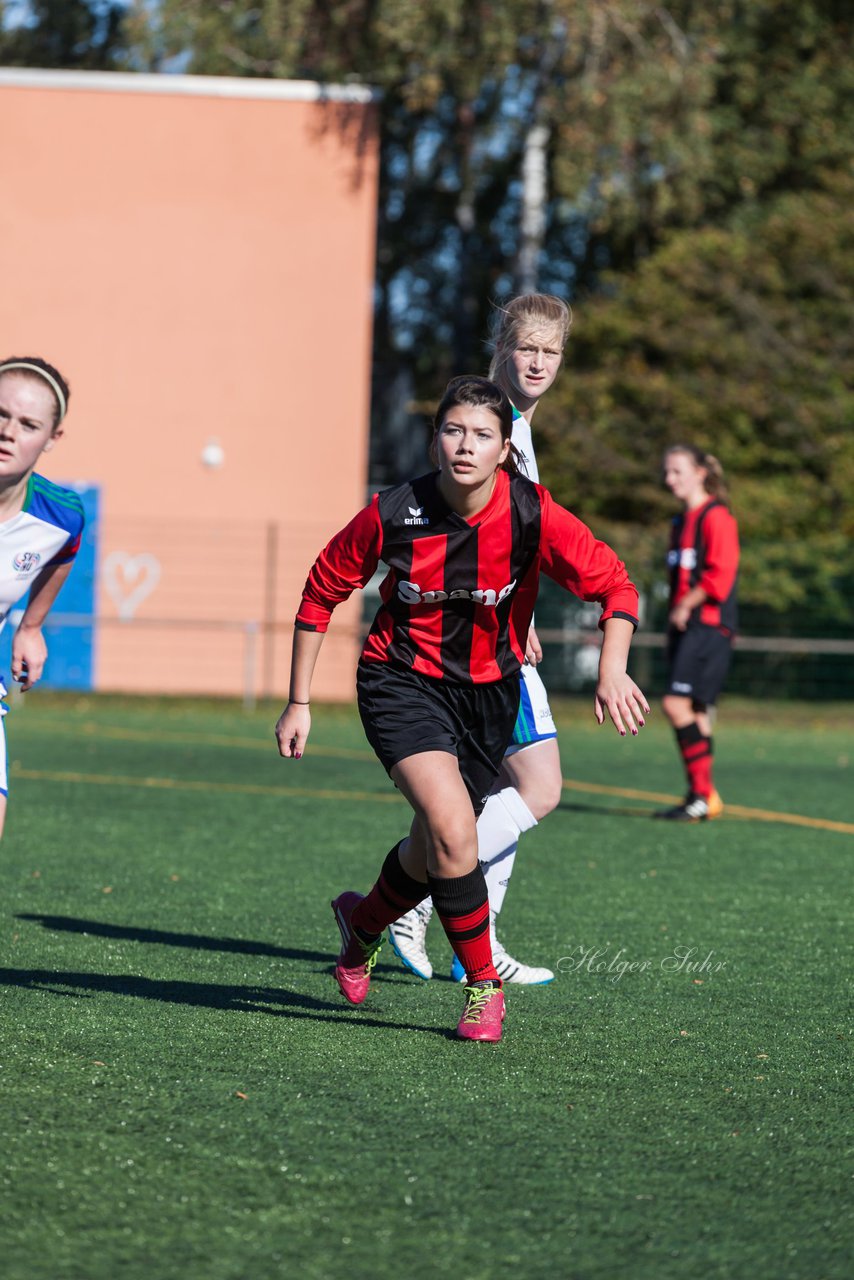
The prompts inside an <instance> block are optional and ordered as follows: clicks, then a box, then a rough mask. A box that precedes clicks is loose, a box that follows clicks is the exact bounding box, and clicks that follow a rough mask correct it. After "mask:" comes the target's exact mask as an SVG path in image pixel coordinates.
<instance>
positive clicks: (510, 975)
mask: <svg viewBox="0 0 854 1280" xmlns="http://www.w3.org/2000/svg"><path fill="white" fill-rule="evenodd" d="M492 963H493V964H494V965H495V971H496V973H497V974H498V976H499V978H500V979H501V981H502V982H517V983H519V985H520V986H526V987H542V986H544V985H545V984H546V983H547V982H553V981H554V974H553V973H552V971H551V969H536V968H534V966H533V965H530V964H522V962H521V961H520V960H514V959H513V957H512V956H511V955H509V954H508V952H507V951H506V950H505V949H504V947H503V946H502V944H501V943H500V942H499V941H498V939H497V938H496V937H495V934H493V935H492ZM451 978H452V979H453V980H454V982H467V981H468V978H467V977H466V971H465V969H464V968H463V966H462V965H461V964H460V962H459V960H458V959H457V957H456V956H454V958H453V961H452V963H451Z"/></svg>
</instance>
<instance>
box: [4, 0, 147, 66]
mask: <svg viewBox="0 0 854 1280" xmlns="http://www.w3.org/2000/svg"><path fill="white" fill-rule="evenodd" d="M9 7H10V6H8V5H0V63H2V64H3V65H5V66H7V67H67V68H75V69H77V70H81V71H83V70H85V71H107V70H110V69H113V68H114V67H115V66H116V65H117V61H116V60H117V58H118V57H119V56H120V55H121V53H123V52H124V49H125V47H126V46H125V43H124V39H123V33H122V23H123V21H124V18H125V6H124V5H123V4H121V3H113V2H112V0H89V2H88V3H86V2H85V0H33V2H32V3H31V4H29V5H28V6H27V9H28V12H27V13H26V14H24V15H22V16H23V20H22V21H18V22H16V23H14V24H13V23H11V22H8V21H7V22H4V21H3V19H4V18H6V17H8V15H7V13H6V11H7V10H8V9H9ZM18 7H19V8H20V6H18Z"/></svg>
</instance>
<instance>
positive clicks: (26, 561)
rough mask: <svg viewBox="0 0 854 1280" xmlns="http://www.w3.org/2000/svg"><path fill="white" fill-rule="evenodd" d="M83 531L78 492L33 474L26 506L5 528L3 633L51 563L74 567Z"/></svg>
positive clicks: (0, 553) (1, 544)
mask: <svg viewBox="0 0 854 1280" xmlns="http://www.w3.org/2000/svg"><path fill="white" fill-rule="evenodd" d="M82 532H83V506H82V504H81V502H80V499H79V498H78V496H77V494H76V493H74V492H73V491H72V490H71V489H63V488H61V486H60V485H58V484H54V483H53V482H52V481H51V480H46V479H45V478H44V476H40V475H36V473H35V472H33V474H32V475H31V476H30V478H29V481H28V482H27V494H26V497H25V499H24V505H23V508H22V509H21V510H20V511H19V512H18V514H17V515H16V516H12V518H11V520H7V521H6V522H5V523H4V524H0V631H2V629H3V627H4V625H5V622H6V618H7V616H8V613H9V610H10V609H11V608H12V606H13V605H15V604H17V603H18V601H19V600H20V599H21V596H23V595H26V593H27V591H29V589H30V587H31V586H32V584H33V581H34V579H35V578H37V577H38V575H39V573H40V572H41V570H42V569H44V568H45V566H46V565H49V564H70V563H71V561H72V560H73V559H74V557H75V556H76V555H77V550H78V547H79V546H80V535H81V533H82Z"/></svg>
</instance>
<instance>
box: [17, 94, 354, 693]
mask: <svg viewBox="0 0 854 1280" xmlns="http://www.w3.org/2000/svg"><path fill="white" fill-rule="evenodd" d="M319 95H320V90H319V87H318V86H317V85H313V84H307V83H289V82H280V81H257V80H246V81H241V80H224V79H223V80H221V79H216V78H207V77H186V76H174V77H173V76H133V75H113V74H104V75H99V74H97V73H65V72H30V71H23V72H18V71H3V72H0V140H2V141H0V155H2V164H3V172H4V181H3V187H4V193H3V199H2V201H0V285H2V287H0V357H2V356H5V355H7V354H22V353H23V354H39V355H43V356H44V357H45V358H46V359H48V360H50V361H51V362H52V363H54V364H55V365H57V366H58V367H59V368H60V369H61V370H62V372H63V373H65V375H66V376H67V378H68V379H69V382H70V383H71V388H72V398H71V405H70V411H69V416H68V419H67V430H66V435H65V438H64V439H63V440H62V441H61V442H60V444H59V445H58V446H57V448H56V449H55V450H54V451H53V452H52V453H50V454H49V455H46V457H45V459H44V467H43V470H44V472H45V474H47V475H48V476H50V477H51V478H52V479H54V480H57V481H76V482H81V483H83V482H91V483H95V484H98V485H99V486H101V510H102V521H101V531H100V543H99V563H100V568H99V578H98V588H97V594H98V600H97V612H98V615H99V618H100V622H99V625H98V628H97V632H96V641H95V654H96V656H95V673H96V674H95V685H96V687H97V688H99V689H105V690H130V691H150V692H155V691H157V692H159V691H162V692H189V693H227V694H234V693H240V692H243V691H244V689H245V686H246V681H247V680H249V681H250V683H251V685H252V689H253V691H254V692H255V693H272V694H276V695H278V694H280V693H283V692H285V691H286V687H287V674H288V654H289V650H290V633H289V631H288V625H289V624H290V622H291V621H292V619H293V615H294V613H295V610H296V605H297V602H298V597H299V593H300V589H301V587H302V583H303V581H304V578H305V573H306V570H307V568H308V566H309V565H310V563H311V560H312V558H313V556H314V555H315V553H316V552H317V551H318V550H319V549H320V546H321V545H322V544H323V543H324V542H325V540H326V539H327V538H328V537H329V536H330V535H331V534H332V533H333V532H335V530H337V529H338V528H339V527H340V526H341V525H343V524H344V523H345V522H346V521H347V520H348V519H349V518H350V516H351V515H353V514H354V513H355V512H356V510H358V508H359V507H360V506H361V505H362V503H363V501H364V495H365V485H366V475H367V455H368V443H367V440H368V411H369V371H370V341H371V331H370V326H371V302H372V299H371V291H372V284H373V278H374V250H375V232H376V193H377V140H376V128H375V119H374V108H373V107H372V105H371V102H370V94H369V93H365V92H360V91H354V92H350V91H349V90H347V89H339V90H336V89H332V90H330V89H328V88H327V87H324V96H325V101H321V100H319ZM205 450H207V452H206V453H205ZM217 450H221V456H222V462H221V465H215V466H211V465H206V464H205V461H204V460H203V456H204V457H206V458H208V460H209V461H210V460H211V459H213V460H214V461H216V458H217ZM61 605H62V599H61V597H60V601H59V602H58V605H57V609H58V610H60V611H61ZM358 617H359V603H358V601H357V600H353V601H350V602H349V603H348V604H347V605H346V606H343V607H342V608H341V609H340V610H339V611H338V612H337V613H336V617H335V620H334V622H333V628H332V630H331V632H330V636H329V639H328V640H327V642H326V645H325V647H324V652H323V654H322V655H321V660H320V664H319V666H318V676H317V682H316V690H317V693H318V696H321V697H326V698H349V697H351V696H352V691H353V669H354V664H355V660H356V656H357V642H356V639H355V633H356V629H357V624H358ZM247 622H255V623H258V624H259V625H261V624H267V626H266V630H265V628H264V626H261V631H260V632H259V633H258V636H257V638H256V639H254V640H253V639H252V636H251V633H250V634H249V635H248V638H247V632H246V630H245V625H244V624H246V623H247ZM272 623H275V624H276V626H277V630H276V631H275V632H273V631H272V630H270V625H269V624H272ZM213 624H216V625H213Z"/></svg>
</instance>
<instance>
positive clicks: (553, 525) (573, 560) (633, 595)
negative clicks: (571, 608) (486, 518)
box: [537, 485, 638, 627]
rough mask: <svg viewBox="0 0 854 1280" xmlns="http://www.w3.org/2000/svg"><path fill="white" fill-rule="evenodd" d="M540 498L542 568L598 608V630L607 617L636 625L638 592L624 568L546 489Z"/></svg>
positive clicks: (609, 549) (611, 552) (615, 556)
mask: <svg viewBox="0 0 854 1280" xmlns="http://www.w3.org/2000/svg"><path fill="white" fill-rule="evenodd" d="M537 487H538V488H539V489H540V494H541V497H542V525H541V533H540V556H541V563H542V569H543V572H544V573H545V574H547V575H548V576H549V577H550V578H553V579H554V581H555V582H557V583H559V584H560V586H562V587H565V588H566V589H567V590H568V591H571V592H573V594H574V595H577V596H579V597H580V598H581V599H582V600H598V601H599V602H600V603H601V605H602V616H601V618H600V619H599V626H600V627H601V626H602V624H603V623H604V622H606V621H607V620H608V618H625V619H626V620H627V621H628V622H631V624H632V626H633V627H637V625H638V592H637V587H636V586H635V585H634V583H633V582H632V581H631V580H630V579H629V575H628V573H627V571H626V566H625V565H624V564H623V562H622V560H620V559H619V557H618V556H617V554H616V552H615V551H613V550H612V549H611V547H609V546H608V544H607V543H606V542H600V541H599V540H598V539H597V538H595V537H594V536H593V534H592V532H591V531H590V529H588V527H587V525H586V524H584V523H583V521H581V520H579V519H578V517H577V516H574V515H573V514H572V512H571V511H567V510H566V508H565V507H561V506H559V505H558V503H556V502H555V500H554V498H552V496H551V494H550V493H549V492H548V490H547V489H543V488H542V487H541V486H539V485H538V486H537Z"/></svg>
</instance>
